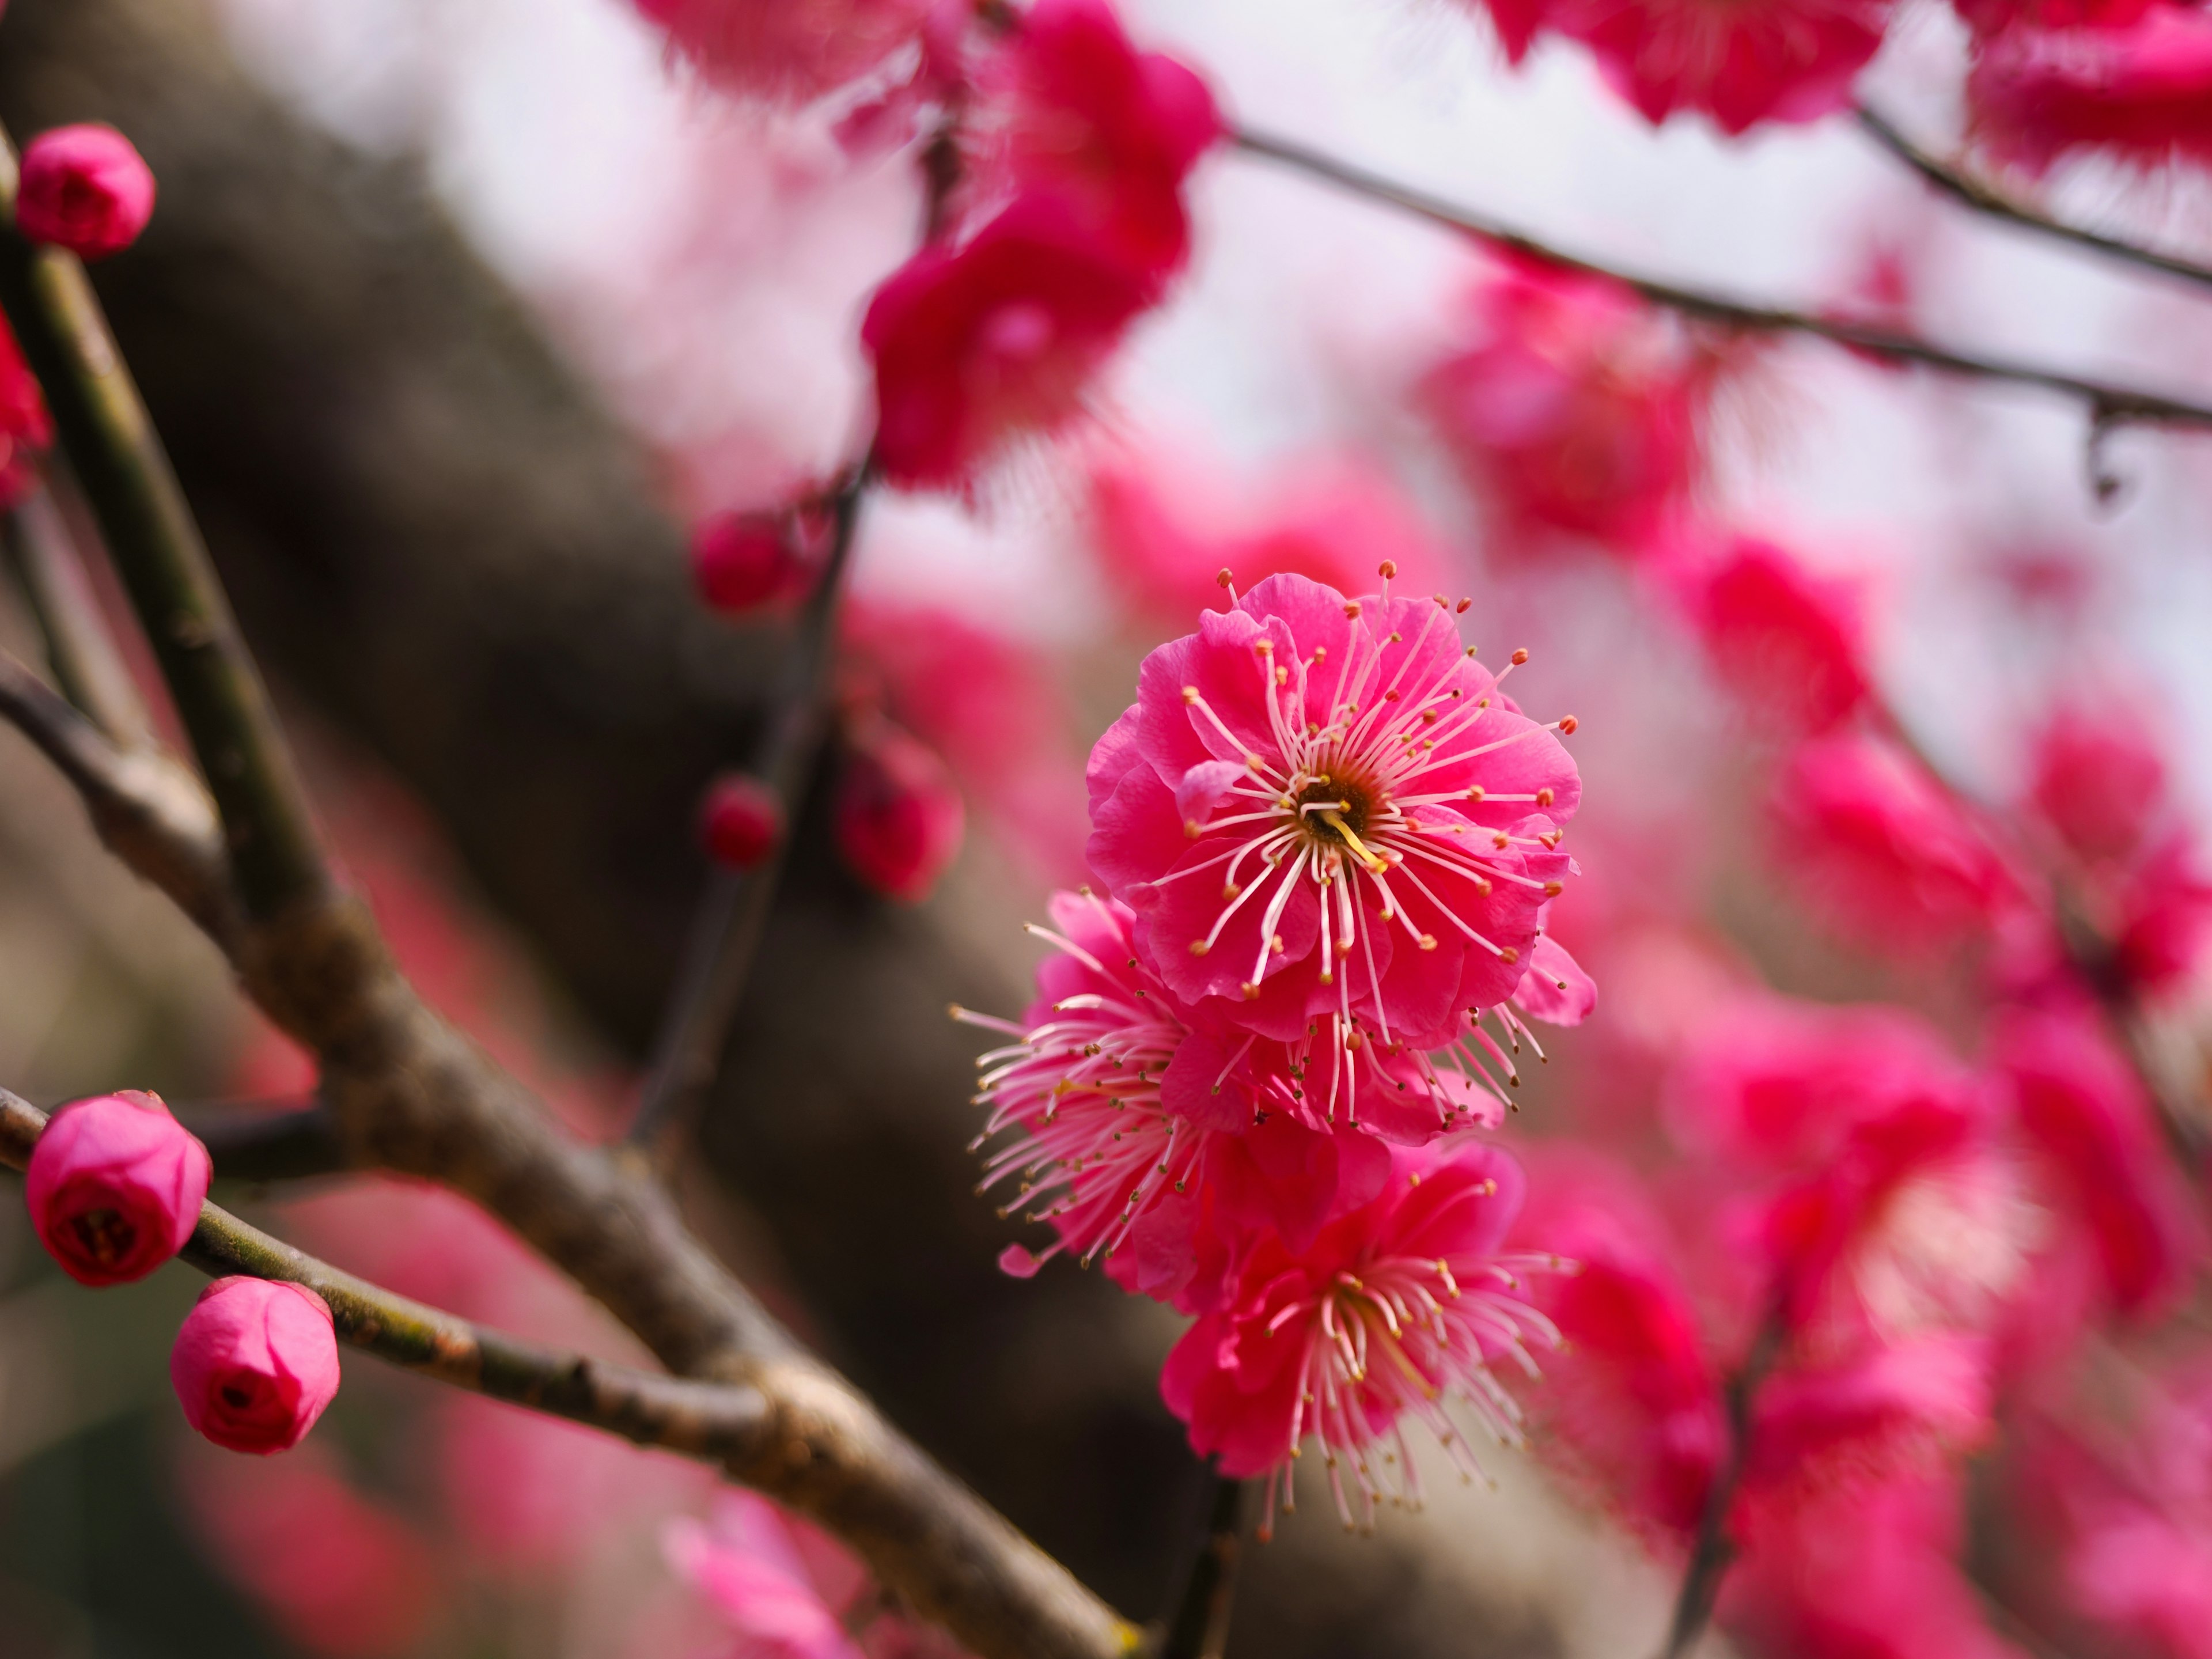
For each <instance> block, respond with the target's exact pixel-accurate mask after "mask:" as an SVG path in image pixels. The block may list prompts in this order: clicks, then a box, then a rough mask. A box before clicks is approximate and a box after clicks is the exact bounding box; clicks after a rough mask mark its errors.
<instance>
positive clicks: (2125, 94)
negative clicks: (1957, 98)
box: [1966, 4, 2212, 173]
mask: <svg viewBox="0 0 2212 1659" xmlns="http://www.w3.org/2000/svg"><path fill="white" fill-rule="evenodd" d="M1966 100H1967V103H1968V105H1969V106H1970V108H1971V110H1972V125H1973V131H1974V134H1975V136H1976V137H1978V139H1979V140H1980V141H1981V142H1982V143H1984V144H1986V145H1988V146H1989V148H1990V149H1991V150H1992V151H1993V152H1994V153H1995V154H1996V155H1998V156H1999V157H2000V158H2002V160H2004V161H2010V162H2013V163H2015V164H2016V165H2018V166H2020V167H2025V168H2027V169H2028V170H2029V171H2031V172H2034V173H2040V172H2042V171H2043V170H2044V169H2045V168H2047V167H2050V166H2051V163H2052V162H2053V161H2057V159H2058V158H2059V157H2060V156H2062V155H2066V154H2067V153H2069V151H2072V150H2075V149H2097V150H2102V151H2104V152H2106V153H2107V154H2109V155H2116V156H2119V157H2121V158H2123V159H2124V160H2127V161H2135V162H2139V163H2141V164H2142V165H2143V166H2146V167H2158V166H2161V165H2163V164H2165V163H2166V162H2168V161H2175V160H2178V159H2184V158H2186V159H2191V160H2195V161H2207V160H2212V15H2207V14H2205V13H2204V12H2203V11H2202V10H2199V9H2197V8H2195V7H2185V6H2179V5H2167V4H2157V5H2153V6H2151V7H2150V8H2149V9H2148V10H2147V11H2146V12H2145V13H2144V14H2143V15H2142V17H2141V18H2139V19H2138V20H2137V21H2136V22H2135V23H2134V24H2133V26H2132V27H2127V28H2090V27H2083V28H2077V29H2072V30H2069V31H2066V32H2064V33H2044V32H2042V31H2041V30H2037V29H2011V30H2008V31H2007V32H2005V33H2002V34H2000V35H1998V36H1997V37H1996V39H1995V40H1990V41H1988V42H1987V43H1985V44H1984V46H1983V47H1982V50H1981V52H1980V55H1979V56H1978V58H1977V59H1976V60H1975V64H1974V67H1973V70H1972V73H1971V74H1970V75H1969V76H1967V79H1966Z"/></svg>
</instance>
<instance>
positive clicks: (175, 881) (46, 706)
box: [0, 652, 242, 950]
mask: <svg viewBox="0 0 2212 1659" xmlns="http://www.w3.org/2000/svg"><path fill="white" fill-rule="evenodd" d="M0 720H5V721H7V722H8V723H9V724H10V725H12V726H15V728H16V729H17V730H18V731H20V732H22V734H23V735H24V736H25V737H27V738H29V739H30V740H31V742H32V743H33V744H35V745H36V746H37V747H38V749H39V750H40V753H42V754H44V755H45V756H46V758H47V759H48V760H49V761H51V762H52V763H53V765H54V769H56V770H57V771H58V772H59V773H60V774H61V775H63V776H64V778H66V779H68V780H69V781H70V784H71V785H72V786H74V787H75V788H76V792H77V795H78V798H79V799H82V801H83V802H84V805H85V810H86V811H87V812H88V813H89V814H90V815H91V817H92V823H93V828H94V829H96V830H97V831H98V832H99V834H100V840H101V841H102V842H106V845H107V848H108V850H109V851H110V852H112V853H113V854H115V855H116V857H118V859H120V860H123V862H124V863H125V865H127V866H130V867H131V869H132V870H134V871H136V872H137V873H138V874H139V875H141V876H143V877H144V878H146V879H147V880H148V881H150V882H152V883H153V884H154V885H155V886H156V887H159V888H160V889H161V890H162V891H163V892H165V893H167V895H168V896H169V897H170V898H171V899H173V901H174V902H176V905H177V907H178V908H179V909H181V910H182V911H184V913H185V915H188V916H190V917H191V919H192V920H193V921H195V922H197V924H198V925H199V927H200V928H201V930H202V931H203V932H204V933H206V934H207V935H208V936H209V937H210V939H214V940H215V942H216V944H217V945H222V947H223V948H224V949H225V950H229V949H231V948H233V947H234V945H236V944H237V942H238V940H239V937H240V927H241V925H242V923H241V919H240V915H239V913H238V903H237V900H236V898H235V896H234V894H233V892H232V890H231V885H230V872H229V869H228V866H227V865H226V864H225V862H224V859H223V851H222V831H221V830H220V829H219V828H218V827H217V825H216V817H215V808H214V806H213V805H211V804H210V802H209V800H208V798H207V794H206V792H205V791H204V790H203V789H201V787H200V786H199V782H198V781H197V779H195V778H193V777H192V776H191V775H190V774H189V773H187V772H186V771H185V769H183V768H182V767H180V766H179V765H177V764H176V763H175V762H173V761H172V760H170V759H168V758H167V757H165V756H163V755H161V754H160V753H159V752H157V751H156V750H152V749H124V748H121V747H119V746H118V745H117V744H114V743H112V742H111V741H110V740H109V738H107V736H106V734H105V733H104V732H101V731H100V728H99V727H97V726H94V724H93V723H92V722H91V721H90V720H88V719H86V718H85V717H84V716H83V715H82V714H79V713H78V712H77V711H76V708H73V707H71V706H70V703H69V702H67V701H65V700H64V698H63V697H62V696H60V695H59V694H58V693H57V692H56V691H54V690H52V688H51V687H49V686H48V685H47V684H46V682H45V681H43V680H41V679H40V678H39V677H38V676H37V675H36V674H34V673H33V672H32V671H30V669H29V668H27V667H26V666H25V665H23V664H22V663H21V661H19V660H18V659H15V657H12V656H9V654H8V653H5V652H0Z"/></svg>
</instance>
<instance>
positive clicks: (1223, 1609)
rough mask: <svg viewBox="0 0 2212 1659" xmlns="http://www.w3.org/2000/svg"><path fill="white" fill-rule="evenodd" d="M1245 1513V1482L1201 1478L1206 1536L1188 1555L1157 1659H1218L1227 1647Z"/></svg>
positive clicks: (1248, 1505)
mask: <svg viewBox="0 0 2212 1659" xmlns="http://www.w3.org/2000/svg"><path fill="white" fill-rule="evenodd" d="M1251 1510H1252V1483H1251V1482H1250V1481H1249V1480H1231V1479H1230V1478H1229V1477H1228V1476H1226V1475H1224V1474H1212V1473H1209V1474H1207V1476H1206V1531H1205V1533H1204V1534H1202V1535H1201V1536H1200V1539H1199V1541H1198V1547H1197V1548H1196V1550H1195V1551H1194V1552H1193V1553H1192V1555H1191V1559H1190V1565H1189V1567H1188V1569H1187V1571H1186V1572H1185V1574H1184V1577H1183V1581H1182V1591H1181V1593H1180V1594H1179V1595H1176V1605H1175V1613H1174V1614H1173V1616H1172V1617H1171V1618H1170V1620H1168V1627H1167V1631H1166V1633H1165V1634H1164V1635H1163V1636H1162V1637H1161V1638H1160V1646H1159V1652H1158V1659H1221V1656H1222V1654H1223V1652H1224V1651H1225V1650H1226V1649H1227V1647H1228V1645H1229V1616H1230V1614H1231V1612H1232V1611H1233V1610H1234V1607H1235V1605H1236V1598H1237V1557H1238V1556H1239V1555H1240V1554H1241V1553H1243V1547H1244V1528H1245V1525H1246V1523H1247V1522H1249V1519H1250V1517H1251Z"/></svg>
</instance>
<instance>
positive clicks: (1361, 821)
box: [1089, 565, 1581, 1068]
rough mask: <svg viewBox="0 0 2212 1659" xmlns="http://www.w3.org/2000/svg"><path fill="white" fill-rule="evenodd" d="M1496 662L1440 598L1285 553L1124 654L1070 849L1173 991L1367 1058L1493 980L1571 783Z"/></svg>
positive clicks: (1514, 974)
mask: <svg viewBox="0 0 2212 1659" xmlns="http://www.w3.org/2000/svg"><path fill="white" fill-rule="evenodd" d="M1384 569H1385V573H1386V579H1387V574H1388V572H1389V567H1388V566H1387V565H1386V566H1385V567H1384ZM1524 658H1525V653H1516V661H1517V660H1520V659H1524ZM1498 678H1499V677H1497V676H1493V675H1492V674H1491V672H1490V671H1488V670H1487V669H1486V668H1484V667H1483V666H1482V665H1480V664H1479V663H1477V662H1476V661H1475V660H1474V656H1473V654H1472V653H1471V652H1470V651H1468V649H1467V648H1466V647H1462V645H1461V643H1460V640H1459V634H1458V630H1457V628H1456V626H1455V623H1454V620H1453V613H1452V611H1451V610H1450V609H1449V606H1448V605H1445V604H1444V603H1443V602H1442V601H1441V600H1430V599H1418V600H1416V599H1391V598H1389V597H1387V596H1385V597H1381V598H1376V597H1370V598H1367V599H1357V600H1348V599H1345V597H1344V596H1343V595H1342V594H1340V593H1339V592H1336V590H1335V589H1334V588H1330V587H1325V586H1322V584H1320V583H1318V582H1315V581H1310V580H1306V579H1305V578H1304V577H1299V576H1273V577H1270V578H1269V579H1268V580H1266V581H1264V582H1262V583H1261V584H1260V585H1259V586H1256V587H1255V588H1253V589H1251V590H1250V591H1249V592H1247V593H1245V594H1244V595H1243V597H1242V598H1241V599H1238V600H1237V603H1236V605H1234V607H1233V608H1231V610H1229V611H1220V612H1208V613H1206V614H1205V615H1203V616H1201V617H1200V622H1199V631H1198V632H1197V633H1195V634H1193V635H1186V636H1185V637H1184V638H1182V639H1180V640H1176V641H1170V643H1169V644H1166V645H1164V646H1162V647H1159V648H1158V650H1156V651H1154V652H1153V653H1152V654H1151V655H1150V656H1149V657H1147V658H1146V659H1145V663H1144V666H1143V669H1142V671H1141V672H1140V674H1139V682H1138V702H1136V704H1135V705H1134V706H1133V707H1132V708H1130V709H1129V710H1128V711H1127V713H1126V714H1123V715H1122V716H1121V719H1120V720H1117V721H1116V722H1115V724H1114V726H1112V727H1111V728H1110V729H1109V731H1108V732H1107V733H1106V735H1105V736H1104V737H1103V738H1101V739H1100V740H1099V743H1098V746H1097V749H1096V750H1093V752H1092V754H1091V766H1090V770H1089V781H1090V786H1091V800H1092V823H1093V829H1092V832H1091V847H1090V853H1091V866H1092V868H1093V869H1095V870H1096V871H1097V872H1098V873H1099V874H1100V875H1101V876H1102V877H1103V878H1105V880H1106V881H1107V883H1108V884H1109V886H1110V887H1111V889H1112V890H1113V892H1114V895H1115V897H1117V898H1119V899H1120V900H1121V901H1122V902H1124V903H1126V904H1127V905H1128V906H1129V908H1131V909H1132V910H1133V911H1134V912H1135V914H1136V916H1137V925H1136V930H1135V931H1136V940H1137V945H1138V949H1139V953H1140V954H1141V955H1143V956H1144V957H1145V958H1146V961H1147V962H1149V963H1151V964H1152V966H1153V968H1154V969H1156V970H1157V971H1158V974H1159V975H1160V977H1161V978H1162V979H1163V980H1164V981H1165V982H1166V983H1167V985H1168V986H1169V987H1170V989H1172V990H1173V991H1174V992H1175V994H1176V996H1177V997H1178V998H1180V999H1182V1000H1183V1001H1185V1002H1187V1003H1189V1004H1190V1005H1192V1006H1194V1008H1197V1009H1199V1010H1200V1012H1201V1014H1202V1015H1205V1016H1206V1017H1207V1018H1212V1017H1213V1016H1215V1015H1216V1014H1218V1015H1220V1016H1221V1017H1223V1018H1228V1019H1233V1020H1234V1022H1235V1023H1236V1024H1237V1025H1238V1026H1240V1027H1241V1028H1243V1030H1248V1031H1251V1032H1255V1033H1257V1034H1259V1035H1260V1036H1267V1037H1272V1038H1274V1039H1277V1040H1279V1041H1283V1042H1297V1041H1298V1040H1300V1039H1301V1038H1304V1037H1309V1036H1321V1037H1322V1046H1324V1047H1330V1048H1334V1047H1336V1046H1341V1047H1342V1048H1344V1049H1345V1050H1346V1052H1347V1053H1348V1054H1351V1055H1352V1056H1353V1059H1354V1063H1356V1064H1358V1065H1361V1066H1368V1067H1370V1068H1379V1066H1380V1060H1379V1059H1378V1058H1377V1054H1378V1052H1380V1053H1383V1054H1388V1053H1392V1052H1395V1051H1396V1050H1397V1049H1399V1048H1401V1047H1410V1048H1415V1049H1445V1048H1449V1047H1450V1046H1451V1045H1453V1044H1454V1043H1455V1042H1462V1041H1463V1040H1464V1039H1465V1038H1466V1036H1467V1035H1468V1030H1469V1029H1470V1024H1471V1022H1472V1019H1473V1015H1472V1013H1471V1012H1470V1011H1473V1010H1480V1009H1485V1008H1490V1007H1494V1006H1497V1005H1498V1004H1500V1003H1502V1002H1504V1001H1505V1000H1507V999H1508V998H1510V996H1511V995H1512V994H1513V993H1514V990H1515V988H1516V987H1517V986H1518V984H1519V983H1520V981H1521V978H1522V973H1523V972H1524V970H1525V969H1526V967H1527V965H1528V962H1527V958H1528V952H1529V951H1530V948H1531V947H1532V946H1533V945H1534V943H1535V940H1536V938H1537V929H1538V927H1539V926H1540V916H1541V910H1542V907H1543V905H1544V903H1545V902H1546V901H1547V899H1549V898H1552V897H1553V896H1557V895H1558V894H1559V891H1560V890H1562V887H1563V885H1564V883H1565V878H1566V876H1567V874H1568V872H1569V869H1570V867H1571V866H1570V862H1569V860H1568V859H1567V857H1566V855H1565V854H1563V853H1561V852H1559V850H1558V848H1559V840H1560V836H1561V834H1562V829H1563V826H1564V825H1565V823H1566V821H1567V819H1568V818H1569V817H1571V816H1572V815H1573V812H1574V809H1575V806H1576V804H1577V800H1578V799H1580V795H1581V781H1580V779H1579V777H1578V776H1577V773H1576V770H1575V766H1574V763H1573V761H1572V760H1571V759H1570V758H1569V757H1568V755H1567V753H1566V750H1565V748H1564V747H1563V746H1562V745H1561V744H1560V743H1559V740H1558V738H1556V737H1555V736H1554V735H1553V733H1554V732H1555V731H1556V732H1572V731H1573V730H1574V720H1573V719H1572V717H1571V716H1570V717H1568V718H1565V719H1563V720H1559V721H1557V722H1554V723H1553V724H1552V725H1550V726H1544V725H1540V724H1538V723H1537V722H1536V721H1534V720H1530V719H1529V718H1528V716H1526V715H1525V714H1522V713H1521V712H1520V711H1519V709H1518V708H1516V707H1514V705H1513V703H1512V702H1511V701H1510V699H1509V698H1507V697H1506V696H1504V695H1503V694H1502V693H1501V692H1500V691H1499V690H1498Z"/></svg>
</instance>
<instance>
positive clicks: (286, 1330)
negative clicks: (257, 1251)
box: [169, 1275, 338, 1457]
mask: <svg viewBox="0 0 2212 1659" xmlns="http://www.w3.org/2000/svg"><path fill="white" fill-rule="evenodd" d="M169 1380H170V1382H171V1383H173V1384H174V1385H175V1387H176V1391H177V1401H178V1403H179V1404H180V1405H181V1406H183V1407H184V1408H185V1421H187V1422H188V1423H190V1424H191V1425H192V1426H193V1427H194V1428H196V1429H197V1430H198V1431H200V1432H201V1433H202V1434H204V1435H205V1436H206V1437H208V1438H209V1439H210V1440H212V1441H214V1442H215V1443H216V1445H218V1446H221V1447H222V1448H224V1449H226V1450H228V1451H237V1452H252V1453H255V1454H257V1455H260V1456H264V1457H266V1456H268V1455H270V1453H272V1452H281V1451H289V1450H291V1449H292V1448H293V1447H295V1446H296V1445H298V1444H299V1443H300V1442H301V1440H302V1439H303V1438H305V1437H306V1436H307V1431H308V1430H310V1429H312V1428H313V1427H314V1426H315V1422H316V1419H319V1417H321V1416H322V1414H323V1412H324V1410H325V1407H328V1406H329V1405H330V1403H331V1400H332V1399H334V1398H335V1397H336V1396H337V1391H338V1345H337V1335H336V1334H335V1332H334V1330H333V1328H332V1326H331V1310H330V1308H329V1306H328V1304H325V1302H324V1301H323V1299H322V1297H319V1296H317V1295H316V1294H315V1293H314V1292H313V1291H311V1290H308V1289H307V1288H306V1287H305V1286H303V1285H293V1284H288V1283H285V1282H283V1281H282V1280H272V1279H247V1278H243V1277H240V1276H237V1275H234V1276H232V1277H230V1278H228V1279H216V1281H215V1283H213V1284H212V1285H209V1286H208V1287H207V1289H205V1290H204V1291H201V1292H200V1299H199V1301H198V1302H197V1303H196V1304H194V1305H193V1308H192V1310H191V1313H189V1314H187V1315H185V1322H184V1326H183V1328H181V1329H180V1330H179V1331H178V1333H177V1342H176V1346H175V1347H174V1348H173V1349H172V1350H171V1351H170V1354H169Z"/></svg>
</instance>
